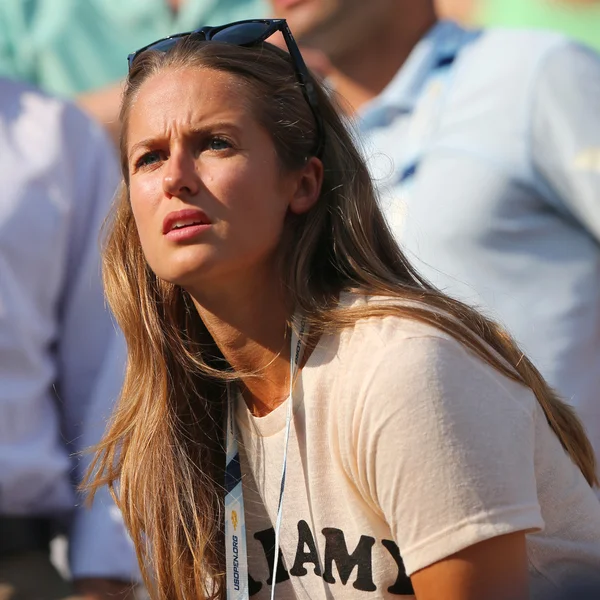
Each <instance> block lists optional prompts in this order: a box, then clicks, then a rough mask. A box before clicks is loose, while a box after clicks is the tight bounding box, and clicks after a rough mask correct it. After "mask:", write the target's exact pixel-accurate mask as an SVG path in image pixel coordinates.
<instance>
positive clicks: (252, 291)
mask: <svg viewBox="0 0 600 600" xmlns="http://www.w3.org/2000/svg"><path fill="white" fill-rule="evenodd" d="M224 98H226V99H227V102H224V101H223V99H224ZM127 134H128V135H127V140H128V144H127V154H128V167H129V171H130V197H131V206H132V210H133V214H134V218H135V221H136V225H137V229H138V232H139V236H140V240H141V244H142V248H143V251H144V254H145V256H146V259H147V261H148V263H149V265H150V267H151V268H152V270H153V271H154V272H155V273H156V274H157V275H158V276H159V277H160V278H162V279H164V280H166V281H169V282H172V283H175V284H177V285H180V286H182V287H183V288H184V289H185V290H187V291H188V292H189V294H190V295H191V297H192V299H193V301H194V304H195V305H196V308H197V310H198V313H199V314H200V316H201V318H202V319H203V321H204V323H205V325H206V326H207V328H208V330H209V331H210V333H211V335H212V336H213V339H214V340H215V342H216V343H217V345H218V346H219V348H220V350H221V352H222V353H223V355H224V357H225V358H226V359H227V360H228V362H229V363H230V364H231V365H232V366H233V367H234V368H235V369H238V370H241V371H243V370H248V371H257V370H261V372H262V374H263V375H264V376H263V377H262V378H260V379H258V378H248V379H246V380H244V381H243V383H244V389H243V394H244V398H245V400H246V402H247V404H248V406H249V408H250V410H252V411H253V412H254V413H255V414H266V413H267V412H269V411H270V410H272V409H273V408H275V407H276V406H278V405H279V404H280V403H281V402H282V401H283V400H284V399H285V398H286V397H287V392H288V385H289V381H288V379H289V358H290V351H289V347H288V344H289V341H288V340H286V321H287V319H288V318H289V317H290V311H291V309H290V306H289V302H288V301H287V298H286V296H285V293H284V290H283V289H282V286H281V279H280V276H279V272H278V268H277V257H278V254H279V248H280V241H281V237H282V233H283V229H284V221H285V219H286V216H287V215H288V213H295V214H301V213H303V212H306V211H307V210H309V209H310V208H311V207H312V206H313V205H314V203H315V202H316V201H317V198H318V195H319V191H320V187H321V182H322V171H323V170H322V164H321V162H320V161H319V160H318V159H316V158H311V159H309V160H308V161H307V163H306V164H305V165H304V166H303V167H302V168H301V169H299V170H297V171H294V172H288V171H285V170H284V169H283V168H282V166H281V165H280V162H279V160H278V158H277V154H276V152H275V148H274V145H273V142H272V141H271V138H270V136H269V134H268V133H267V132H266V131H265V130H264V129H263V128H262V127H261V126H260V124H259V123H258V121H257V120H256V118H255V116H254V114H253V110H252V106H251V102H250V101H249V99H248V92H247V91H246V89H245V88H244V87H243V86H242V85H241V84H240V82H239V81H238V80H237V79H236V78H235V77H233V76H231V75H228V74H225V73H221V72H216V71H211V70H208V69H194V68H192V69H182V70H171V71H167V72H163V73H159V74H157V75H155V76H153V77H152V78H150V79H148V80H147V81H146V82H145V83H144V84H143V85H142V87H141V89H140V91H139V93H138V97H137V99H136V100H135V103H134V105H133V107H132V110H131V115H130V120H129V127H128V132H127ZM186 208H198V209H200V210H202V211H204V212H205V213H206V215H207V216H208V217H209V219H210V221H211V225H210V227H209V228H208V229H207V230H206V231H204V232H202V233H201V234H199V235H198V236H197V237H196V238H194V239H192V240H187V241H184V242H182V241H173V240H171V239H169V238H168V236H165V235H164V234H163V222H164V219H165V217H166V216H167V215H168V214H169V213H171V212H173V211H179V210H182V209H186Z"/></svg>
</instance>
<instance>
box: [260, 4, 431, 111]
mask: <svg viewBox="0 0 600 600" xmlns="http://www.w3.org/2000/svg"><path fill="white" fill-rule="evenodd" d="M271 7H272V10H273V13H274V14H275V15H276V16H277V17H280V18H285V19H287V21H288V23H289V25H290V28H291V30H292V32H293V33H294V36H295V37H296V39H297V40H298V41H299V43H301V44H302V46H303V47H308V48H310V49H311V50H313V51H319V52H322V53H323V54H324V55H325V57H326V58H327V59H328V62H329V71H328V72H327V73H326V74H327V76H328V77H329V79H330V80H331V82H332V84H333V86H334V88H335V89H336V91H337V92H338V93H339V95H340V96H341V97H342V98H344V99H345V100H346V101H347V106H346V110H347V111H348V112H350V113H352V112H354V111H356V110H358V109H359V108H360V107H361V106H363V105H364V104H365V103H366V102H368V101H369V100H372V99H373V98H374V97H375V96H377V95H378V94H379V93H380V92H381V91H382V90H383V89H384V88H385V86H386V85H387V84H388V83H389V82H390V81H391V80H392V78H393V77H394V75H395V74H396V73H397V72H398V70H399V69H400V67H401V66H402V64H403V63H404V61H405V60H406V58H407V57H408V56H409V54H410V53H411V51H412V49H413V48H414V46H415V44H416V43H417V42H418V41H419V40H420V39H421V38H422V37H423V35H424V34H425V33H426V32H427V31H428V30H429V29H430V28H431V27H432V26H433V25H434V23H435V22H436V18H437V17H436V14H435V8H434V4H433V1H432V0H419V2H415V1H414V0H369V2H364V1H363V0H297V1H296V2H294V3H292V4H287V2H284V1H282V0H271ZM322 62H323V61H321V63H322ZM317 70H319V69H318V68H317Z"/></svg>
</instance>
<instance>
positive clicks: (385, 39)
mask: <svg viewBox="0 0 600 600" xmlns="http://www.w3.org/2000/svg"><path fill="white" fill-rule="evenodd" d="M271 3H272V7H273V10H274V12H275V13H276V15H277V16H278V17H282V18H285V19H287V20H288V23H289V24H290V28H291V29H292V32H293V33H294V35H295V37H296V39H297V40H299V42H300V43H302V44H306V45H307V46H309V47H310V48H311V49H312V50H317V51H320V52H323V53H324V54H325V55H326V57H327V59H329V61H330V63H331V71H330V72H329V73H328V77H329V78H330V80H331V81H332V83H333V87H334V88H335V89H336V90H337V91H338V92H339V93H340V95H341V96H342V97H343V98H345V99H346V100H347V102H348V106H347V108H348V111H349V112H353V111H356V110H358V109H359V108H360V107H361V106H362V105H364V104H365V103H366V102H368V101H369V100H372V99H373V98H375V97H376V96H377V95H378V94H379V93H380V92H381V91H382V90H383V89H384V88H385V87H386V85H387V84H388V83H389V82H390V81H391V80H392V78H393V77H394V75H395V74H396V73H397V72H398V70H399V69H400V68H401V67H402V65H403V64H404V62H405V60H406V58H407V57H408V56H409V54H410V52H411V51H412V49H413V48H414V46H415V44H417V43H418V41H419V40H420V39H421V38H422V37H423V35H424V34H425V33H426V32H427V30H428V29H430V28H431V27H432V26H433V25H434V24H435V22H436V18H437V17H436V13H435V7H434V3H433V2H430V1H426V0H420V1H419V2H415V1H414V0H370V1H369V2H364V1H363V0H297V1H296V2H294V3H290V4H289V5H287V6H286V4H287V3H284V2H279V0H271ZM527 564H528V562H527V553H526V545H525V535H524V534H523V533H516V534H512V535H508V536H500V537H496V538H493V539H491V540H488V541H486V542H483V543H480V544H477V545H475V546H472V547H470V548H467V549H466V550H463V551H462V552H459V553H457V554H455V555H453V556H450V557H448V558H446V559H444V560H441V561H439V562H437V563H435V564H433V565H431V566H429V567H427V568H425V569H423V570H421V571H419V572H418V573H415V574H413V575H412V577H411V580H412V582H413V585H414V588H415V591H416V596H417V599H418V600H439V598H444V600H481V599H482V598H485V600H525V599H527V598H528V597H529V596H528V574H527Z"/></svg>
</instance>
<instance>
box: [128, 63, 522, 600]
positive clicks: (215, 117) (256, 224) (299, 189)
mask: <svg viewBox="0 0 600 600" xmlns="http://www.w3.org/2000/svg"><path fill="white" fill-rule="evenodd" d="M225 98H226V99H227V102H224V101H223V100H224V99H225ZM127 133H128V143H127V152H128V166H129V171H130V197H131V205H132V209H133V213H134V217H135V221H136V225H137V229H138V232H139V236H140V240H141V244H142V248H143V250H144V253H145V256H146V259H147V260H148V263H149V265H150V267H151V268H152V269H153V270H154V271H155V272H156V273H157V275H158V276H159V277H161V278H163V279H165V280H167V281H171V282H173V283H175V284H178V285H181V286H183V287H184V288H185V289H186V290H187V291H188V292H189V293H190V295H191V297H192V298H193V301H194V303H195V305H196V308H197V310H198V313H199V314H200V316H201V317H202V319H203V321H204V323H205V324H206V326H207V327H208V329H209V331H210V332H211V334H212V336H213V338H214V340H215V342H216V343H217V345H218V346H219V348H220V349H221V351H222V353H223V355H224V356H225V358H226V359H227V360H228V361H229V363H230V364H231V365H232V366H233V367H234V368H236V369H249V370H258V369H261V370H262V373H263V374H264V377H262V378H260V379H258V378H252V379H245V380H244V386H245V388H244V390H243V394H244V399H245V401H246V403H247V405H248V406H249V408H250V410H252V411H253V412H254V413H255V414H257V415H264V414H267V413H268V412H270V411H271V410H273V409H274V408H275V407H276V406H278V405H279V404H280V403H281V402H282V401H283V399H285V397H286V396H287V390H288V384H289V381H288V377H289V358H290V353H289V346H288V344H289V342H288V340H285V342H284V343H283V345H282V340H284V338H285V334H286V331H285V322H286V319H288V318H289V316H290V307H289V303H288V302H287V299H286V297H285V294H284V293H283V290H282V289H281V285H280V278H279V273H278V271H277V268H276V258H277V255H278V250H279V248H280V242H281V236H282V232H283V228H284V220H285V217H286V215H287V214H288V212H291V213H296V214H301V213H303V212H305V211H307V210H310V208H311V207H312V206H313V205H314V203H315V202H317V199H318V195H319V191H320V187H321V182H322V165H321V162H320V161H319V160H318V159H314V158H313V159H310V160H309V161H308V162H307V163H306V165H305V166H304V167H302V168H301V169H299V170H297V171H294V172H286V171H284V170H283V169H282V167H281V166H280V164H279V162H278V160H277V156H276V153H275V149H274V146H273V143H272V141H271V139H270V137H269V135H268V134H267V132H266V131H265V130H264V129H263V128H262V127H261V126H260V125H259V123H258V121H257V120H256V118H255V116H254V114H253V112H252V108H251V103H250V101H249V99H248V93H247V92H246V90H245V88H243V87H242V86H240V84H239V82H238V81H237V80H236V79H235V78H234V77H233V76H231V75H228V74H225V73H219V72H215V71H210V70H207V69H185V70H177V71H167V72H163V73H159V74H157V75H155V76H153V77H152V78H150V79H149V80H147V81H146V82H145V83H144V84H143V85H142V87H141V89H140V91H139V94H138V97H137V99H136V100H135V103H134V105H133V108H132V111H131V116H130V121H129V128H128V132H127ZM189 207H196V208H200V209H201V210H203V211H204V212H205V213H206V214H207V215H208V217H209V218H210V220H211V222H212V225H211V227H210V228H209V229H208V230H206V231H204V232H202V233H201V234H199V235H198V236H197V238H194V239H193V240H191V241H186V242H185V243H183V242H174V241H172V240H169V239H167V238H166V237H165V236H164V235H163V233H162V229H163V220H164V218H165V217H166V216H167V215H168V214H169V213H170V212H171V211H176V210H180V209H182V208H189ZM412 581H413V584H414V587H415V591H416V594H417V598H418V600H438V599H439V598H441V597H443V598H444V600H481V598H485V599H486V600H526V599H527V598H528V589H527V586H528V574H527V556H526V550H525V536H524V534H521V533H518V534H513V535H508V536H500V537H497V538H494V539H492V540H489V541H486V542H483V543H481V544H477V545H476V546H473V547H470V548H467V549H466V550H464V551H462V552H459V553H457V554H455V555H454V556H451V557H449V558H447V559H445V560H442V561H440V562H438V563H436V564H434V565H431V566H430V567H427V568H425V569H423V570H421V571H419V572H418V573H415V574H414V575H413V576H412Z"/></svg>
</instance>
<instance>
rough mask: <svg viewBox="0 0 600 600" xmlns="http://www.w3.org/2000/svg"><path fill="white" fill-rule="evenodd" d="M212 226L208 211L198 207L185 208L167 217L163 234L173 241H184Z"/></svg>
mask: <svg viewBox="0 0 600 600" xmlns="http://www.w3.org/2000/svg"><path fill="white" fill-rule="evenodd" d="M210 226H211V222H210V219H209V218H208V217H207V215H206V213H204V212H203V211H201V210H200V209H198V208H185V209H183V210H178V211H174V212H171V213H169V214H168V215H167V216H166V217H165V220H164V221H163V235H164V236H165V237H166V238H167V239H169V240H172V241H183V240H188V239H192V238H194V237H195V236H197V235H199V234H200V233H202V232H203V231H206V229H208V228H209V227H210Z"/></svg>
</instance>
